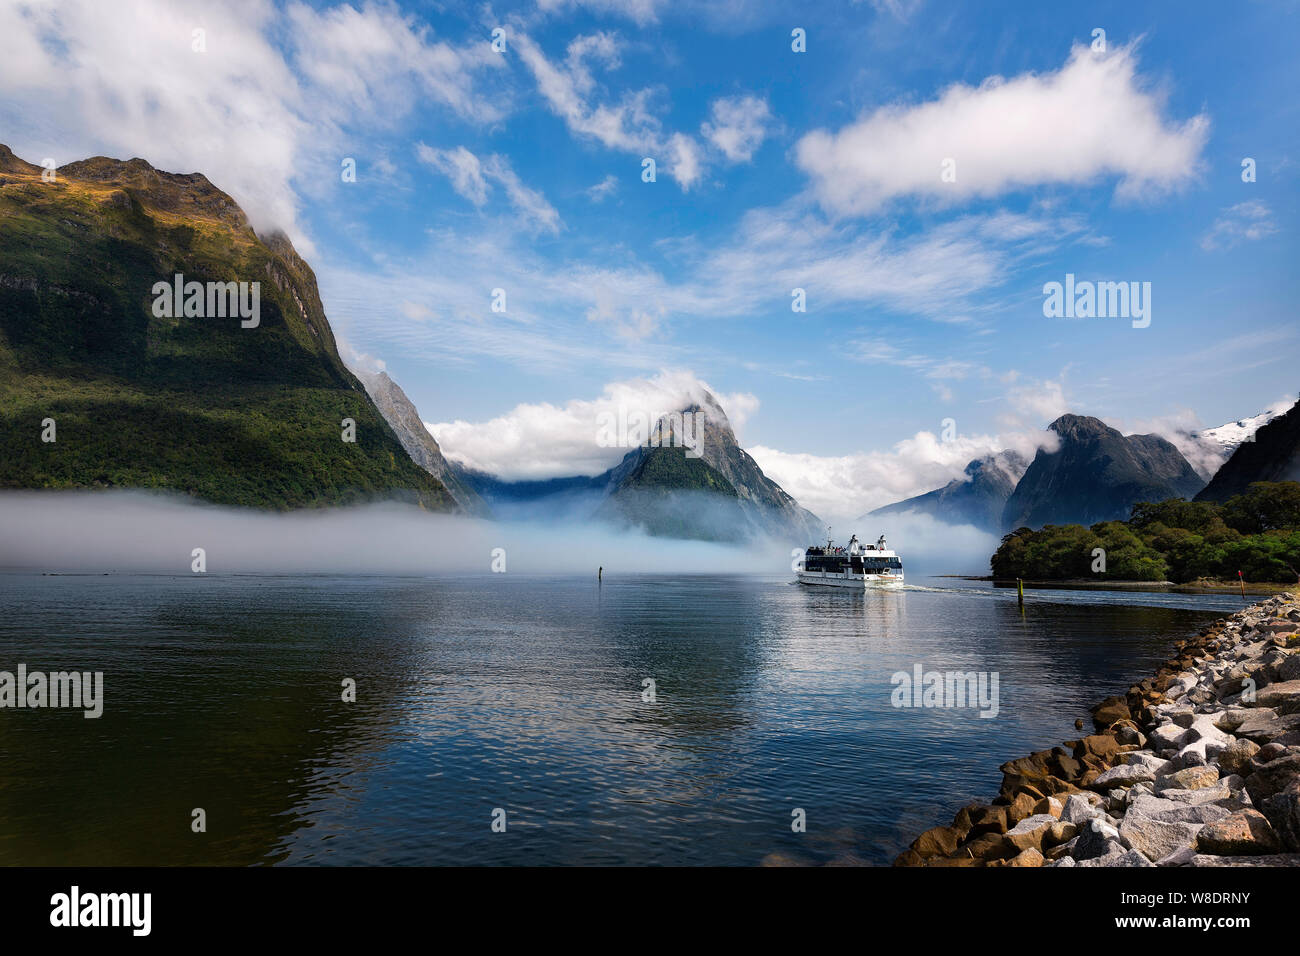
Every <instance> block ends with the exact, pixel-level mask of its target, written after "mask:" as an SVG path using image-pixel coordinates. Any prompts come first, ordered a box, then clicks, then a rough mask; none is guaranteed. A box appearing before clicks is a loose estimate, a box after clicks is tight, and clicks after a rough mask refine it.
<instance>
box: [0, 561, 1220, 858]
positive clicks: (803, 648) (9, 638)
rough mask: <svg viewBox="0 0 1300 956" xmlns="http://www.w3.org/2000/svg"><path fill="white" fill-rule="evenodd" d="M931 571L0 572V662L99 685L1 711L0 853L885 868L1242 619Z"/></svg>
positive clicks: (1186, 601) (1125, 596) (1186, 599)
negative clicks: (909, 699) (989, 708)
mask: <svg viewBox="0 0 1300 956" xmlns="http://www.w3.org/2000/svg"><path fill="white" fill-rule="evenodd" d="M916 583H917V584H920V585H923V586H921V587H909V588H907V589H904V590H900V591H889V592H880V591H877V592H869V593H866V594H860V593H851V592H848V591H843V590H840V589H831V588H826V589H816V588H807V587H803V586H799V585H793V584H791V583H789V581H788V579H787V578H785V577H772V576H765V577H760V576H733V575H716V576H700V575H695V576H667V575H638V576H632V577H620V576H618V575H613V574H611V575H607V576H606V579H605V581H604V583H603V585H602V586H597V584H596V582H595V580H594V579H587V578H582V579H579V578H576V577H540V576H526V575H515V574H502V575H473V576H469V575H467V576H451V577H448V576H443V577H437V578H412V577H365V578H358V577H324V576H322V577H310V576H307V577H304V576H253V575H249V576H219V575H205V576H197V575H196V576H193V577H167V576H121V575H106V576H42V575H25V574H9V575H0V670H8V671H11V672H12V671H13V670H15V668H16V666H17V664H18V663H20V662H21V663H25V664H26V665H27V667H28V670H29V671H35V670H45V671H57V670H74V669H75V670H81V671H86V670H98V671H103V673H104V697H105V701H104V714H103V716H102V717H101V718H99V719H97V720H88V719H85V718H84V717H83V716H82V714H81V712H80V711H76V710H14V709H4V710H0V766H3V773H2V774H0V820H3V826H2V827H0V864H5V865H13V864H36V865H95V864H217V865H247V864H511V863H513V864H739V865H753V864H760V863H765V862H766V863H774V862H782V861H786V862H800V863H809V864H819V863H831V862H835V863H856V862H863V863H874V864H883V863H888V862H889V861H891V860H892V858H893V857H894V856H895V855H896V854H897V853H898V852H899V851H900V850H901V849H903V848H904V847H905V846H906V845H907V844H908V843H909V842H910V841H911V840H912V839H913V838H914V837H915V836H916V834H917V833H919V832H920V831H921V830H924V829H926V828H928V827H930V826H933V825H935V824H937V823H943V822H947V820H948V819H949V818H950V817H951V815H952V814H953V812H955V810H956V809H957V808H959V807H960V806H962V805H963V804H965V803H967V802H969V801H970V800H972V799H984V800H987V799H989V798H991V797H992V796H994V795H995V794H996V791H997V788H998V785H999V782H1000V779H1001V775H1000V773H999V771H998V770H997V766H998V764H999V763H1001V762H1002V761H1005V760H1008V759H1011V758H1015V757H1019V756H1022V755H1023V754H1025V753H1027V752H1029V751H1031V750H1034V749H1039V748H1043V747H1049V746H1053V745H1056V744H1058V743H1060V742H1061V741H1062V740H1065V739H1068V738H1071V737H1074V736H1077V732H1076V731H1075V730H1074V720H1075V718H1076V717H1081V716H1085V717H1086V714H1087V710H1088V708H1089V707H1090V706H1091V705H1092V704H1094V703H1096V702H1098V701H1099V700H1100V699H1102V698H1103V697H1105V696H1107V695H1109V694H1112V693H1117V692H1122V691H1123V689H1124V688H1125V687H1127V686H1128V684H1129V683H1131V682H1132V681H1134V680H1137V679H1140V678H1142V677H1144V676H1148V675H1149V673H1150V672H1151V671H1152V670H1153V669H1154V668H1155V667H1156V666H1157V665H1158V663H1159V662H1160V661H1161V660H1163V659H1164V658H1166V657H1167V656H1168V653H1169V650H1170V644H1171V642H1172V641H1173V640H1175V639H1177V638H1178V637H1180V636H1183V635H1186V634H1188V633H1189V632H1192V631H1194V630H1195V629H1197V628H1198V627H1200V626H1201V625H1203V624H1205V623H1206V622H1208V621H1210V620H1212V619H1214V618H1216V617H1219V616H1221V615H1222V614H1223V613H1224V612H1226V611H1231V610H1234V609H1236V608H1237V607H1240V605H1241V600H1240V598H1232V597H1227V596H1222V595H1218V596H1182V595H1156V594H1139V593H1115V592H1077V591H1076V592H1068V591H1034V592H1031V593H1030V594H1029V596H1028V601H1027V607H1026V608H1025V610H1024V612H1023V614H1022V612H1021V611H1020V610H1019V609H1018V607H1017V605H1016V600H1015V594H1014V592H1010V591H995V590H993V589H991V588H989V587H987V586H986V585H982V584H973V583H972V584H968V585H966V584H962V583H960V582H954V581H951V580H946V579H931V580H929V581H918V582H916ZM918 663H919V664H921V665H922V666H923V667H924V669H926V670H940V671H948V670H961V671H987V672H997V674H998V675H999V692H1000V693H999V698H1000V700H999V707H1000V710H999V713H998V715H997V716H996V717H995V718H992V719H986V718H981V717H980V716H979V712H978V711H977V710H976V709H904V708H895V707H893V706H892V704H891V692H892V690H893V685H892V683H891V680H890V678H891V675H893V674H894V673H895V672H898V671H908V672H910V671H912V669H913V666H914V665H915V664H918ZM345 678H352V679H354V680H355V681H356V688H357V692H356V702H355V703H345V702H343V701H342V700H341V695H342V682H343V681H344V679H345ZM645 678H651V679H653V680H654V682H655V697H656V700H655V701H654V702H653V703H646V702H643V700H642V694H643V680H644V679H645ZM195 808H202V809H203V810H204V811H205V813H206V818H207V832H206V833H194V832H192V830H191V820H192V811H193V810H194V809H195ZM496 808H502V809H504V810H505V811H506V822H507V828H506V831H505V832H504V833H496V832H493V830H492V828H491V824H492V819H493V812H494V810H495V809H496ZM796 809H802V810H803V811H805V813H806V816H807V832H806V833H795V832H792V829H791V820H792V811H794V810H796Z"/></svg>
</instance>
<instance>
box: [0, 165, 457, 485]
mask: <svg viewBox="0 0 1300 956" xmlns="http://www.w3.org/2000/svg"><path fill="white" fill-rule="evenodd" d="M65 171H66V173H65ZM39 172H40V170H39V169H38V168H36V167H29V166H27V165H26V164H23V163H22V162H21V161H19V160H14V159H13V158H12V157H11V156H9V154H8V153H7V151H4V150H2V148H0V179H2V180H3V181H4V184H3V185H0V487H11V488H13V487H27V488H30V487H39V488H73V487H111V486H131V487H150V488H170V489H177V490H180V491H184V492H187V493H190V494H194V495H197V496H199V497H202V498H205V499H208V500H210V501H215V502H220V503H225V504H235V505H251V506H257V507H271V508H294V507H304V506H320V505H329V504H338V503H344V502H350V501H359V500H366V499H370V498H376V497H392V496H396V497H405V498H409V499H414V500H418V501H420V502H421V503H422V504H423V505H425V506H427V507H431V508H437V509H446V508H449V507H450V506H451V499H450V496H449V495H448V494H447V492H446V489H445V488H444V487H443V486H442V485H441V484H440V483H439V482H438V481H437V479H435V478H433V476H431V475H429V474H428V473H427V472H425V471H424V470H423V469H421V468H420V467H419V466H417V465H416V464H415V463H414V462H412V461H411V460H410V457H409V456H408V455H407V454H406V452H405V451H404V450H403V449H402V447H401V445H400V444H399V442H398V441H397V438H396V436H394V435H393V434H392V432H391V430H390V429H389V428H388V426H387V424H386V423H384V421H383V420H382V418H381V417H380V415H379V414H378V412H377V411H376V410H375V408H374V406H373V405H372V404H371V402H370V400H369V398H368V397H367V396H366V393H365V391H364V389H363V388H362V387H361V384H360V383H359V382H358V381H357V380H356V379H355V377H353V376H352V374H351V373H350V372H348V370H347V369H346V367H345V366H344V364H343V362H342V361H341V359H340V358H339V356H338V352H337V349H336V347H335V343H334V339H333V335H332V333H331V331H330V328H329V324H328V322H327V320H326V318H325V315H324V311H323V308H322V307H321V305H320V300H319V296H318V295H317V291H316V282H315V276H314V275H313V274H312V272H311V269H310V268H309V267H308V266H307V265H306V263H305V262H303V261H302V260H301V259H300V258H298V256H297V255H296V253H294V251H293V249H292V247H291V246H290V245H289V243H288V241H287V240H284V239H283V238H271V239H269V240H267V241H263V240H261V239H259V238H258V237H257V236H256V235H255V234H254V233H253V231H252V230H251V229H249V228H248V227H247V225H246V223H245V222H244V219H243V215H242V213H240V212H239V210H238V208H237V207H236V206H234V203H233V202H232V201H231V200H230V199H229V197H226V196H225V195H224V194H223V193H221V192H220V191H219V190H216V189H215V188H214V187H212V186H211V184H209V183H208V182H207V180H206V179H203V177H201V176H188V177H186V176H169V175H168V174H165V173H158V172H156V171H154V170H152V169H151V168H150V167H148V165H147V164H145V163H143V162H141V161H138V160H133V161H131V162H130V163H117V162H116V161H112V160H102V159H96V160H88V161H86V162H85V163H78V164H73V165H72V166H71V167H65V168H64V169H63V170H60V174H59V179H58V182H56V183H54V184H46V183H42V182H41V181H40V177H39ZM176 272H181V273H183V274H184V275H185V278H186V280H187V281H189V280H198V281H201V282H206V281H209V280H213V281H230V280H235V281H241V280H242V281H249V282H251V281H260V282H261V324H260V325H259V327H257V328H254V329H244V328H241V327H240V324H239V320H238V319H237V318H229V319H219V318H176V319H167V318H156V317H154V316H153V314H152V311H151V305H152V301H153V295H152V292H151V289H152V286H153V284H154V283H155V282H158V281H162V280H169V279H170V277H171V276H172V275H173V274H174V273H176ZM47 417H48V418H53V419H55V420H56V422H57V429H58V432H57V434H58V441H57V442H56V443H53V444H46V443H43V442H42V441H41V440H40V436H41V420H42V419H44V418H47ZM343 418H352V419H354V420H355V421H356V423H357V442H356V443H355V444H349V443H345V442H343V441H342V440H341V438H340V432H341V424H340V423H341V420H342V419H343Z"/></svg>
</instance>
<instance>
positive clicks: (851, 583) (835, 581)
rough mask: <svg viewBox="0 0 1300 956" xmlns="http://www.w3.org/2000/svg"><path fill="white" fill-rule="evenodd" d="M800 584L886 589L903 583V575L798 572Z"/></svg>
mask: <svg viewBox="0 0 1300 956" xmlns="http://www.w3.org/2000/svg"><path fill="white" fill-rule="evenodd" d="M795 574H796V576H797V577H798V578H799V583H800V584H817V585H821V586H823V587H832V588H857V589H858V590H859V591H861V590H863V589H864V588H885V587H891V586H897V585H900V584H902V583H903V575H901V574H861V573H859V574H843V573H839V574H837V573H835V572H833V571H796V572H795Z"/></svg>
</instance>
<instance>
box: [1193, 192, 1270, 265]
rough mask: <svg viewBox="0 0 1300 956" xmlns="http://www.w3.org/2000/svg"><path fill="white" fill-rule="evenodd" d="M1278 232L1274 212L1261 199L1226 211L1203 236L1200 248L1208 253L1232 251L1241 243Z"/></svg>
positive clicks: (1240, 203)
mask: <svg viewBox="0 0 1300 956" xmlns="http://www.w3.org/2000/svg"><path fill="white" fill-rule="evenodd" d="M1277 231H1278V227H1277V223H1276V222H1274V221H1273V211H1272V210H1271V209H1269V208H1268V206H1267V205H1265V204H1264V203H1262V202H1260V201H1259V200H1258V199H1250V200H1247V201H1246V202H1239V203H1237V204H1236V205H1235V206H1229V207H1228V208H1227V209H1225V210H1223V215H1221V216H1219V218H1218V219H1216V220H1215V221H1214V225H1212V226H1211V227H1210V229H1209V231H1208V232H1206V234H1205V235H1204V236H1202V237H1201V248H1202V249H1204V250H1205V251H1206V252H1213V251H1214V250H1216V249H1231V248H1232V247H1233V246H1235V245H1238V244H1239V243H1242V242H1252V241H1254V240H1257V239H1263V238H1265V237H1267V236H1271V235H1274V234H1275V233H1276V232H1277Z"/></svg>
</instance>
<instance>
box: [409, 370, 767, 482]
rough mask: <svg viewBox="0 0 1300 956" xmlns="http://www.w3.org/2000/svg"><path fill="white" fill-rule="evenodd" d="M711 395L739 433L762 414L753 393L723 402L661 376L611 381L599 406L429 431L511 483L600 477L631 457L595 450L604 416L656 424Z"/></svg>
mask: <svg viewBox="0 0 1300 956" xmlns="http://www.w3.org/2000/svg"><path fill="white" fill-rule="evenodd" d="M706 391H707V392H709V393H711V394H713V395H714V397H715V398H717V400H718V402H719V403H720V404H721V405H722V408H723V410H724V411H725V412H726V414H727V418H728V420H729V421H730V422H731V426H732V429H733V430H734V431H736V432H737V433H739V431H740V429H741V428H742V427H743V425H744V423H745V421H746V419H748V418H749V416H750V415H751V414H753V412H754V411H755V410H756V409H757V407H758V399H756V398H755V397H754V396H753V395H750V394H748V393H738V394H733V395H720V394H718V393H717V392H716V391H714V390H713V389H712V388H710V387H709V386H708V384H707V383H705V382H703V381H701V380H700V379H698V378H696V377H695V375H694V374H693V373H691V372H680V371H672V372H670V371H664V372H660V373H659V374H658V375H656V376H654V377H653V378H637V379H629V380H627V381H622V382H611V383H610V384H608V385H606V386H605V387H604V389H603V390H602V392H601V394H600V396H599V397H598V398H595V399H573V400H571V401H568V402H566V403H564V404H563V405H553V404H551V403H549V402H542V403H524V404H520V405H516V406H515V407H514V408H513V409H511V410H510V411H509V412H507V413H506V414H504V415H501V416H498V417H497V418H493V419H491V420H490V421H486V422H466V421H453V422H439V423H436V424H430V423H426V427H427V428H428V429H429V432H430V433H431V434H432V435H433V436H434V438H436V439H437V440H438V444H439V445H440V446H441V447H442V450H443V454H445V455H446V456H447V457H448V458H451V459H452V460H454V461H458V462H461V463H462V464H465V465H468V466H470V467H471V468H477V469H480V470H482V471H487V472H490V473H491V474H494V475H497V476H499V477H501V478H504V479H506V480H510V481H517V480H525V479H544V478H558V477H566V476H571V475H597V474H600V473H601V472H603V471H605V470H606V469H608V468H611V467H613V466H614V465H616V464H618V463H619V462H620V461H621V460H622V459H623V456H624V455H626V454H627V453H628V452H629V451H630V450H631V449H630V448H602V447H600V446H599V445H598V444H597V435H598V432H599V426H600V422H601V418H600V416H601V415H602V413H607V414H612V415H614V416H615V418H616V419H618V416H620V415H621V416H623V419H624V420H625V419H626V416H628V415H630V414H634V413H639V414H643V415H645V416H647V417H648V419H649V420H650V421H658V419H659V418H660V417H661V416H663V415H665V414H667V413H668V412H672V411H680V410H681V409H683V408H685V407H687V406H688V405H691V404H693V403H703V397H704V393H705V392H706Z"/></svg>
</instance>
